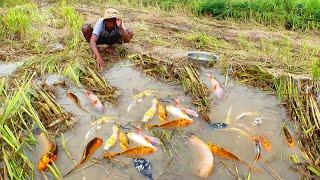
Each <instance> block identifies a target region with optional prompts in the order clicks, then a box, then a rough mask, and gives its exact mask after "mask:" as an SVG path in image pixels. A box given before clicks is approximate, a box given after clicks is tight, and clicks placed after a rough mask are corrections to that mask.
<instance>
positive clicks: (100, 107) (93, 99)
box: [85, 91, 105, 112]
mask: <svg viewBox="0 0 320 180" xmlns="http://www.w3.org/2000/svg"><path fill="white" fill-rule="evenodd" d="M85 94H86V96H87V97H88V98H89V99H90V101H91V104H92V105H93V106H94V107H95V108H97V109H98V110H99V111H101V112H105V108H104V106H103V104H102V103H101V101H100V100H99V98H98V97H97V96H96V95H94V94H93V93H92V92H90V91H85Z"/></svg>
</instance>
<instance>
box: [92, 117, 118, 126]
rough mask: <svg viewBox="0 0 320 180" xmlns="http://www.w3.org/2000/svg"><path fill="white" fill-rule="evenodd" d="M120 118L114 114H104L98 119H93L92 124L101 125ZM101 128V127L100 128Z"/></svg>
mask: <svg viewBox="0 0 320 180" xmlns="http://www.w3.org/2000/svg"><path fill="white" fill-rule="evenodd" d="M116 119H118V118H117V117H114V116H103V117H101V118H99V119H97V120H92V121H91V125H94V126H101V125H103V124H105V123H107V122H114V120H116ZM98 129H99V128H98Z"/></svg>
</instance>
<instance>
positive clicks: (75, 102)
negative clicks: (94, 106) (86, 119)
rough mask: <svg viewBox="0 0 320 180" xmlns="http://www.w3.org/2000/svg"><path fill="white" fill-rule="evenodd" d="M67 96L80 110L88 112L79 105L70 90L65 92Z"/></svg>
mask: <svg viewBox="0 0 320 180" xmlns="http://www.w3.org/2000/svg"><path fill="white" fill-rule="evenodd" d="M67 98H69V99H70V100H71V101H72V102H73V103H74V104H76V105H77V106H78V107H79V108H80V109H81V110H83V111H85V112H87V113H89V111H87V110H86V109H85V108H84V107H82V106H81V103H80V100H79V98H78V97H77V96H76V95H75V94H73V93H72V92H67Z"/></svg>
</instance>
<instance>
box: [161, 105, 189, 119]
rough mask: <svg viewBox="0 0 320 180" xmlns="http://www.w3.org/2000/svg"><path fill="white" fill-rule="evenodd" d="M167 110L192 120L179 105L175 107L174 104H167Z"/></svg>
mask: <svg viewBox="0 0 320 180" xmlns="http://www.w3.org/2000/svg"><path fill="white" fill-rule="evenodd" d="M166 110H167V111H168V112H169V113H170V114H172V115H175V116H177V117H179V118H183V119H189V120H192V119H191V118H190V117H189V116H188V115H186V114H185V113H184V112H182V110H181V109H180V108H178V107H173V106H170V105H169V106H166Z"/></svg>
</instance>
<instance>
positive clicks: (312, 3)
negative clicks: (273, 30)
mask: <svg viewBox="0 0 320 180" xmlns="http://www.w3.org/2000/svg"><path fill="white" fill-rule="evenodd" d="M196 11H197V12H198V13H200V14H210V15H212V16H214V17H217V18H226V17H231V18H234V19H239V20H245V21H248V20H252V21H257V22H260V23H264V24H267V25H273V26H279V25H280V26H285V27H286V28H288V29H294V30H307V29H317V30H319V28H320V1H318V0H301V1H287V0H270V1H264V0H250V1H249V0H204V1H199V2H198V3H197V7H196Z"/></svg>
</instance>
